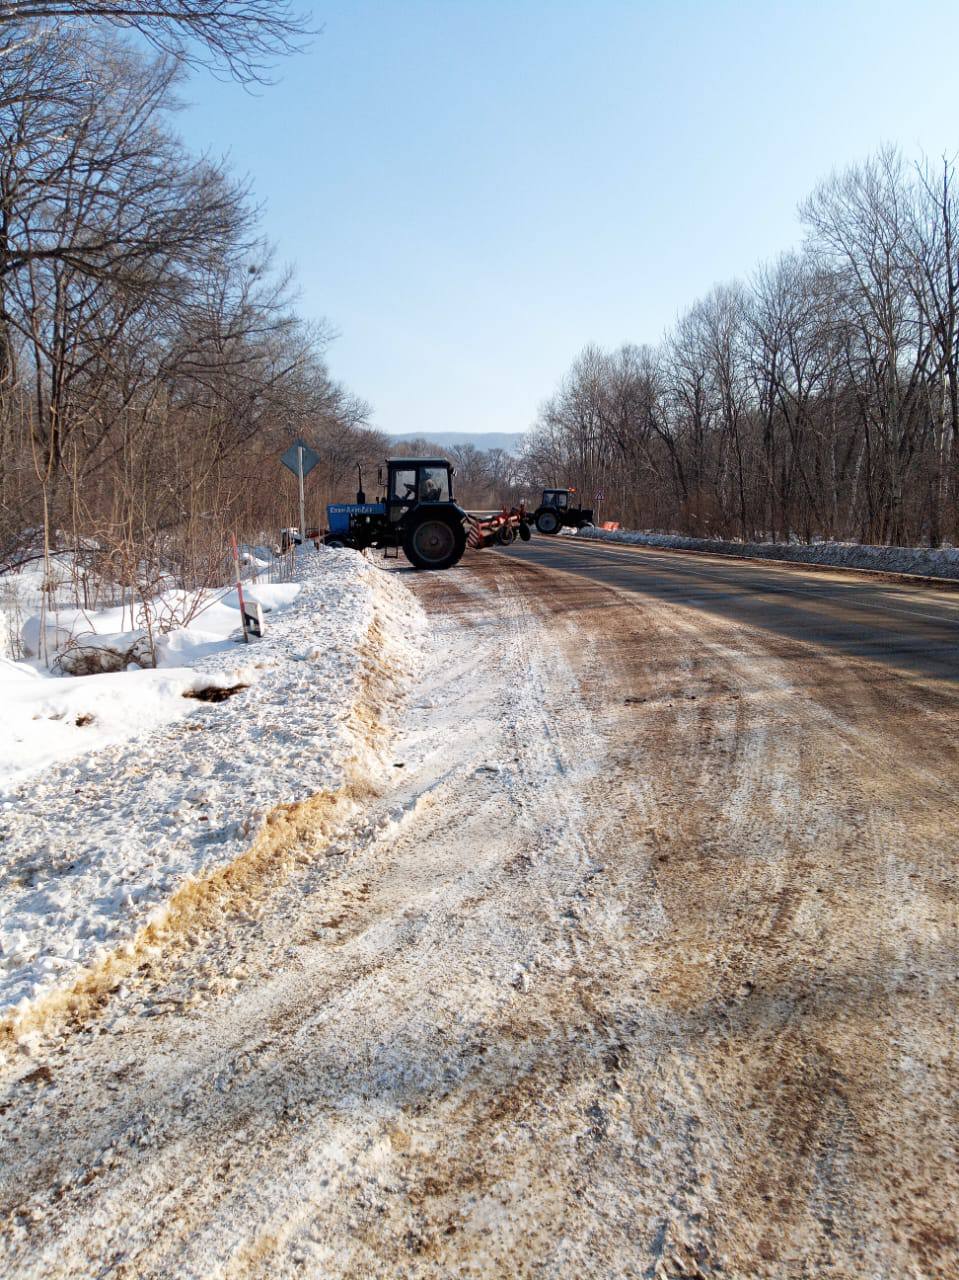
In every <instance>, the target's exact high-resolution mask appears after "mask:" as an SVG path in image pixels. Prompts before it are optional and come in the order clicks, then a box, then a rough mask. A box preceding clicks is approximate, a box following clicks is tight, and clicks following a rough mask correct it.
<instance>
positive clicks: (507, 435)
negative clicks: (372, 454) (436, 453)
mask: <svg viewBox="0 0 959 1280" xmlns="http://www.w3.org/2000/svg"><path fill="white" fill-rule="evenodd" d="M522 439H523V432H522V431H475V432H474V431H431V432H430V433H429V434H427V433H426V432H423V431H413V432H410V431H404V432H399V431H394V432H392V433H391V435H390V440H428V441H429V442H430V444H436V445H439V447H440V448H441V449H457V448H459V447H460V445H464V444H471V445H473V446H474V447H475V448H477V449H482V450H483V451H484V452H485V451H486V450H487V449H505V451H506V452H507V453H519V447H520V443H521V442H522Z"/></svg>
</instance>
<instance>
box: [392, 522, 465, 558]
mask: <svg viewBox="0 0 959 1280" xmlns="http://www.w3.org/2000/svg"><path fill="white" fill-rule="evenodd" d="M465 550H466V530H465V529H464V528H463V526H462V525H461V524H459V523H454V522H452V521H450V520H440V519H438V518H436V517H435V516H427V517H426V519H425V520H420V521H419V523H418V524H414V525H413V527H412V528H411V529H409V530H408V531H407V533H406V534H405V535H404V538H403V554H404V555H405V556H406V558H407V560H409V562H410V564H411V565H412V566H413V568H414V569H451V568H452V567H453V565H454V564H456V563H457V562H458V561H459V560H460V559H461V557H462V555H463V552H464V551H465Z"/></svg>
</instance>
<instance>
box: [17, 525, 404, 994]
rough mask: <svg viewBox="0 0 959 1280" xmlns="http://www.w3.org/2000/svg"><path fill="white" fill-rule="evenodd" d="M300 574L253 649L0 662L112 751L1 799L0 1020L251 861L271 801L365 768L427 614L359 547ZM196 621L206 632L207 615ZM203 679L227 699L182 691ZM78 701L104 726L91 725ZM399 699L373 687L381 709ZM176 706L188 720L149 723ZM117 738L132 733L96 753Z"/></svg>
mask: <svg viewBox="0 0 959 1280" xmlns="http://www.w3.org/2000/svg"><path fill="white" fill-rule="evenodd" d="M299 578H300V580H299V582H298V583H297V584H294V585H295V586H296V588H297V589H298V594H297V595H296V598H295V600H293V601H292V603H289V605H288V607H287V608H285V609H284V610H283V611H282V612H277V611H276V610H274V611H273V612H272V613H271V614H270V615H269V616H268V618H267V624H268V625H267V634H266V636H265V637H264V638H263V639H261V640H257V641H254V643H253V644H251V645H250V646H249V648H246V647H245V646H244V647H238V646H236V645H235V644H229V643H227V644H226V645H224V642H223V639H222V636H221V637H220V638H219V639H217V637H216V633H215V630H211V631H209V632H206V633H203V632H196V631H195V630H193V629H192V628H190V629H187V631H185V632H183V633H181V634H179V635H174V636H173V637H172V638H171V642H170V647H169V650H168V654H167V657H168V658H169V657H172V656H173V655H176V657H177V660H179V661H180V662H183V661H184V659H185V657H186V658H189V659H190V660H191V662H192V665H191V666H190V667H189V668H184V667H182V666H181V667H176V668H160V669H159V670H156V671H138V672H124V673H118V674H114V675H102V676H89V677H85V678H83V679H66V678H64V679H59V680H54V679H49V678H47V679H45V678H44V677H42V676H39V675H36V674H34V675H30V674H27V673H26V670H25V669H24V668H23V667H22V665H21V664H15V665H14V664H10V663H4V664H3V668H2V670H3V672H4V678H5V679H6V680H7V685H6V686H5V687H4V693H5V695H6V694H7V693H8V687H9V689H10V690H12V691H13V693H12V695H11V696H10V697H6V696H5V702H6V703H9V704H10V705H13V706H15V707H16V706H18V705H20V704H21V703H22V704H23V705H26V706H32V707H33V709H34V711H35V710H36V708H37V707H38V706H41V705H45V706H46V707H47V708H48V710H52V711H54V712H57V713H60V714H59V719H58V720H57V721H56V722H55V723H57V724H59V725H60V726H61V731H62V732H63V733H64V734H66V733H73V734H77V735H80V734H88V735H91V736H90V737H89V738H88V739H85V740H84V741H85V742H93V743H94V744H95V745H96V746H98V747H101V748H102V749H98V750H96V751H95V752H93V753H90V752H88V753H87V754H86V755H84V756H83V757H81V758H79V759H75V760H73V761H72V762H61V763H59V764H50V765H49V767H47V768H46V769H45V771H44V772H43V773H42V774H41V775H39V776H36V777H34V778H33V779H32V780H31V781H30V782H28V783H24V784H22V785H20V786H19V787H17V788H15V789H13V790H11V791H9V792H8V793H7V795H6V796H5V797H3V798H2V799H0V1018H2V1017H7V1018H9V1017H11V1016H16V1015H20V1014H22V1013H25V1012H27V1010H28V1009H29V1008H30V1006H31V1003H32V1002H34V1001H36V1000H38V999H40V998H42V997H44V996H45V995H48V994H50V993H52V992H54V991H57V990H63V989H69V988H70V987H71V986H72V985H73V983H74V982H75V981H76V980H77V979H78V978H79V977H80V976H81V974H82V972H83V971H84V970H86V969H89V968H91V967H93V966H95V965H96V964H98V963H99V962H100V961H101V960H103V959H105V958H106V957H107V956H108V955H109V954H110V953H111V952H113V951H115V950H117V949H119V948H121V947H122V946H123V945H124V944H125V943H128V942H129V941H130V940H131V939H133V938H134V937H135V936H136V934H137V932H138V931H139V930H140V929H141V928H142V927H143V926H144V925H145V924H147V923H149V922H150V921H151V920H156V919H158V918H159V916H158V909H159V915H162V911H163V907H164V904H166V903H167V902H168V901H169V899H170V897H171V896H172V895H173V894H174V893H175V892H176V891H177V889H179V888H181V887H183V886H184V885H185V884H187V883H188V882H189V881H190V880H191V878H194V877H198V876H201V875H204V874H207V873H209V872H210V871H213V870H215V869H217V868H221V867H223V866H226V865H227V864H229V863H230V862H232V861H233V860H235V859H236V858H237V857H238V856H239V855H240V854H242V853H243V852H244V851H245V850H246V849H247V848H248V847H249V846H250V844H251V842H252V840H253V839H254V837H255V835H256V833H257V831H258V830H259V829H261V828H262V825H263V821H264V819H265V817H266V815H267V814H268V813H269V812H270V811H271V810H273V809H275V808H276V806H278V805H282V804H288V803H295V802H297V801H300V800H305V799H307V798H309V797H310V796H313V795H316V794H318V793H320V792H329V791H337V790H339V789H340V788H341V787H343V785H344V783H345V782H346V781H348V779H349V776H350V770H351V769H352V768H354V767H355V766H356V762H357V759H358V758H361V759H362V760H363V761H364V763H366V762H367V760H368V759H369V753H370V748H369V746H368V745H366V744H365V743H363V742H362V741H360V740H359V739H358V727H361V726H362V723H363V719H364V718H363V717H362V716H359V717H358V716H357V715H356V714H355V713H356V712H357V709H358V707H359V705H360V704H361V703H362V701H363V698H364V693H365V689H366V685H367V682H368V681H369V679H370V677H371V670H372V669H373V668H375V669H376V672H377V673H378V674H379V675H380V676H381V677H382V680H383V681H390V680H391V681H392V683H393V686H394V687H395V689H396V697H397V698H399V696H400V693H401V691H402V690H404V689H405V687H406V683H407V681H408V680H409V679H410V678H411V676H412V673H413V670H414V668H415V666H416V664H417V661H418V645H419V642H420V638H421V635H422V629H423V628H424V627H425V625H426V624H425V618H424V617H423V614H422V611H421V610H420V608H419V605H418V604H417V603H416V602H415V601H414V600H413V598H412V596H411V595H410V593H409V592H408V591H407V590H406V588H405V587H404V586H403V585H402V583H401V581H400V580H399V578H398V576H397V575H394V574H385V573H382V572H381V571H380V570H378V569H376V568H375V567H374V566H373V565H372V564H370V563H369V562H367V561H366V560H365V559H363V557H361V556H359V555H357V554H356V553H355V552H352V551H345V550H344V551H323V552H314V553H309V554H307V555H305V556H304V557H303V560H302V561H301V568H300V572H299ZM270 590H271V591H273V592H276V591H278V590H279V589H278V588H276V587H273V588H270ZM290 591H291V588H290V587H287V588H286V592H287V593H290ZM256 594H258V595H260V596H261V598H262V596H263V595H264V594H267V593H266V592H265V591H264V589H263V588H259V589H257V592H256ZM220 608H222V609H227V610H228V609H229V604H228V601H223V602H222V603H221V604H220V605H217V606H214V609H220ZM230 612H231V613H232V617H231V619H230V621H231V622H232V625H233V626H234V627H235V625H236V621H237V614H236V611H235V610H231V611H230ZM211 614H213V617H212V618H211V616H210V615H211ZM204 617H206V619H207V622H206V624H205V625H207V626H210V627H213V624H214V622H215V619H216V614H215V612H214V610H210V611H209V612H208V613H207V614H206V615H204ZM11 669H12V671H13V674H10V673H11ZM211 686H212V687H214V688H219V689H221V690H224V691H225V690H227V689H229V690H231V691H234V692H233V695H232V696H229V697H224V700H222V701H205V700H198V699H197V698H196V697H184V696H183V694H184V692H187V693H189V692H191V691H192V692H193V693H196V692H197V691H204V690H206V689H208V688H209V687H211ZM35 687H36V690H38V692H36V693H35V691H34V690H35ZM41 690H42V691H50V692H45V693H44V696H45V697H46V698H47V701H46V702H45V703H44V702H43V701H42V697H41V693H40V692H39V691H41ZM87 690H97V691H98V692H96V693H94V694H88V693H86V691H87ZM207 696H211V695H207ZM212 696H213V697H216V694H215V693H214V694H213V695H212ZM221 696H222V695H221ZM86 697H92V698H93V700H94V704H95V714H96V715H97V717H98V721H94V722H93V723H91V724H87V725H82V726H81V725H79V721H80V719H81V718H82V716H83V715H84V714H86V713H87V712H86V708H88V707H89V706H90V703H89V702H86V701H84V699H85V698H86ZM18 699H19V702H18V701H17V700H18ZM31 699H32V701H31ZM390 700H391V698H390V693H389V688H388V687H387V691H386V693H385V694H384V693H383V692H382V690H381V692H380V695H379V701H380V705H381V707H382V706H383V704H384V703H385V704H389V702H390ZM172 707H175V709H176V710H175V714H176V716H177V717H178V722H177V723H175V724H169V723H167V724H166V725H165V727H164V728H162V729H160V730H159V731H157V730H156V726H157V724H159V723H160V722H161V721H162V719H163V718H164V717H165V716H167V715H168V712H170V709H171V708H172ZM384 710H386V711H388V710H389V707H388V705H387V706H386V707H385V708H384ZM16 714H17V716H18V722H20V723H22V716H21V714H20V713H19V712H18V713H16ZM30 714H33V712H31V713H30ZM131 719H132V720H136V721H139V722H140V725H139V731H138V732H139V736H138V737H136V738H135V739H132V738H130V736H129V729H130V721H131ZM97 724H99V729H98V728H97V727H96V726H97ZM111 725H112V726H113V727H112V729H111ZM143 730H147V731H150V730H152V732H147V733H146V734H144V732H142V731H143ZM91 731H92V733H91ZM98 732H99V733H100V735H101V736H100V737H99V738H96V737H95V736H94V735H95V734H96V733H98ZM111 732H113V733H115V734H117V735H121V736H123V737H124V740H123V741H113V742H112V744H111V745H104V742H105V741H109V737H110V734H111ZM44 749H47V748H44ZM49 749H50V751H51V758H52V756H53V754H55V751H54V749H53V748H49ZM4 750H5V752H6V748H4ZM23 750H24V751H25V752H26V751H27V750H28V744H27V743H24V744H23ZM56 751H59V746H58V747H57V748H56ZM14 767H15V762H14Z"/></svg>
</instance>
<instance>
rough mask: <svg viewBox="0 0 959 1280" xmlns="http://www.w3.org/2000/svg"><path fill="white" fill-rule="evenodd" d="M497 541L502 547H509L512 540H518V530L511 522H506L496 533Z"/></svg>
mask: <svg viewBox="0 0 959 1280" xmlns="http://www.w3.org/2000/svg"><path fill="white" fill-rule="evenodd" d="M496 541H497V542H498V543H499V544H500V546H501V547H508V546H509V544H510V543H511V542H515V541H516V530H515V529H514V528H513V526H512V525H511V524H504V525H503V527H502V528H501V529H500V531H499V533H497V535H496Z"/></svg>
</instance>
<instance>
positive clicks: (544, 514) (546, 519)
mask: <svg viewBox="0 0 959 1280" xmlns="http://www.w3.org/2000/svg"><path fill="white" fill-rule="evenodd" d="M561 524H562V521H561V520H560V518H559V516H558V515H557V514H556V512H555V511H541V512H540V513H539V515H538V516H537V517H536V528H537V529H538V530H539V531H540V533H550V534H552V533H559V530H560V526H561Z"/></svg>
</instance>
